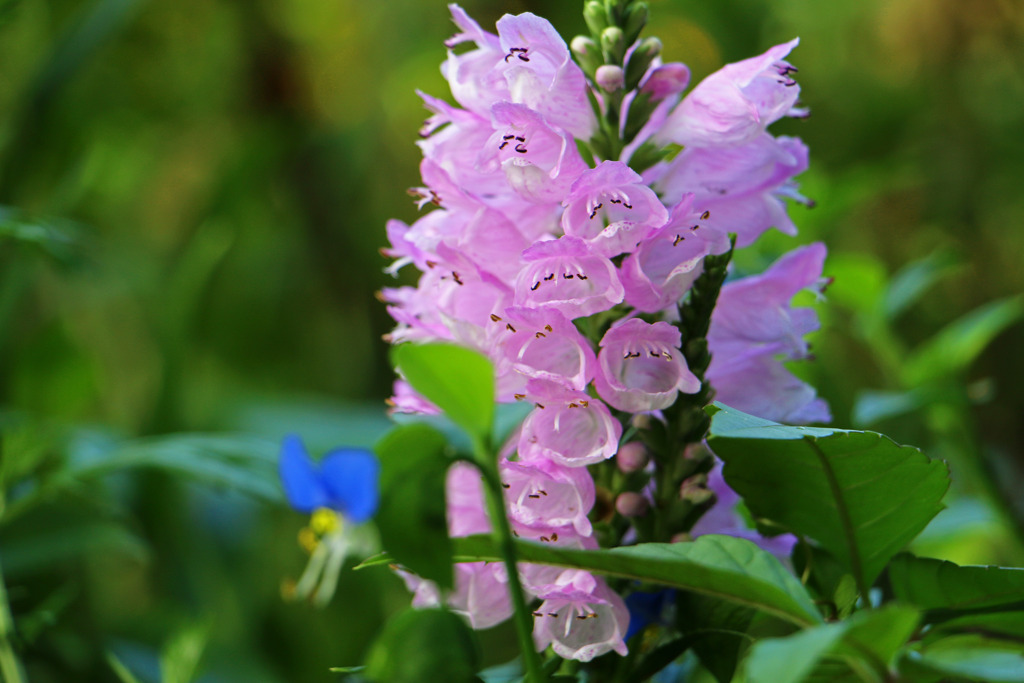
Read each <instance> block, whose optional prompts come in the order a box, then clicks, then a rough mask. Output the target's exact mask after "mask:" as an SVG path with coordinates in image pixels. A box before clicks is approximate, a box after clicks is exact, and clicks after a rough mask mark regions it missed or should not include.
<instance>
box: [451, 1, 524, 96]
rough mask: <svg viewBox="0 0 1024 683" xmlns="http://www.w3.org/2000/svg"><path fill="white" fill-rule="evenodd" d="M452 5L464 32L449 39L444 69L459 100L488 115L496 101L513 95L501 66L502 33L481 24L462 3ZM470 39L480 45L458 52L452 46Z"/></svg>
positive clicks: (461, 30) (455, 19)
mask: <svg viewBox="0 0 1024 683" xmlns="http://www.w3.org/2000/svg"><path fill="white" fill-rule="evenodd" d="M448 9H449V11H451V13H452V21H454V22H455V25H456V26H458V28H459V29H460V32H459V33H456V34H455V35H454V36H452V37H451V38H449V39H448V40H447V41H445V46H446V47H448V60H447V61H446V62H445V63H444V64H442V65H441V73H442V74H443V75H444V77H445V78H446V79H447V80H448V85H449V86H450V87H451V90H452V96H453V97H455V100H456V101H457V102H458V103H459V104H461V105H462V106H464V107H465V108H466V109H469V110H470V111H473V112H476V113H477V114H482V115H484V116H486V115H487V113H488V111H489V110H490V108H491V105H492V104H494V103H495V102H498V101H501V100H507V99H508V98H509V93H508V84H507V83H506V81H505V78H504V75H503V74H502V72H501V70H500V69H499V67H498V65H499V64H500V63H501V61H502V59H503V57H504V53H503V52H502V49H501V44H500V42H499V41H498V36H496V35H494V34H493V33H488V32H487V31H484V30H483V29H482V28H480V24H478V23H476V22H475V21H473V19H471V18H470V16H469V15H468V14H466V12H465V11H464V10H463V9H462V8H461V7H459V6H458V5H456V4H451V5H448ZM466 42H472V43H476V48H475V49H473V50H469V51H468V52H464V53H462V54H459V55H457V54H455V52H454V51H453V50H452V48H454V47H455V46H457V45H461V44H462V43H466Z"/></svg>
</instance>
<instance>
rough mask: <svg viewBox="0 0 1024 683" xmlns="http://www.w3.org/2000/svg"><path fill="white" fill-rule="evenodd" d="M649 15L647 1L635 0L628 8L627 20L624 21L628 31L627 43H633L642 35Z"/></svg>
mask: <svg viewBox="0 0 1024 683" xmlns="http://www.w3.org/2000/svg"><path fill="white" fill-rule="evenodd" d="M647 15H648V8H647V3H646V2H634V3H633V4H631V5H630V6H629V7H627V8H626V12H625V17H624V19H625V20H624V21H623V22H622V26H623V28H624V29H625V32H626V45H632V44H633V43H634V42H635V41H636V39H637V38H639V37H640V32H641V31H643V30H644V26H646V25H647Z"/></svg>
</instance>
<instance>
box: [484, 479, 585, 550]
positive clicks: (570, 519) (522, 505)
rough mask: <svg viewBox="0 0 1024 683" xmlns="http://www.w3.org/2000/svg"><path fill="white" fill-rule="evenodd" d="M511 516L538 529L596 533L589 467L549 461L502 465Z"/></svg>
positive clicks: (506, 498) (514, 519) (583, 533)
mask: <svg viewBox="0 0 1024 683" xmlns="http://www.w3.org/2000/svg"><path fill="white" fill-rule="evenodd" d="M499 469H500V471H501V479H502V482H503V486H505V500H506V503H507V504H508V514H509V517H510V518H511V519H512V520H513V521H515V522H518V523H519V524H522V525H525V526H528V527H532V528H534V529H542V530H554V529H558V528H560V527H567V526H568V527H572V528H573V529H575V530H576V533H578V534H580V535H581V536H589V535H590V534H591V532H592V531H593V529H592V527H591V525H590V520H589V519H588V518H587V513H589V512H590V509H591V508H592V507H594V495H595V494H594V480H593V479H591V477H590V472H588V471H587V469H586V468H585V467H562V466H561V465H557V464H555V463H553V462H550V461H548V460H535V461H532V462H528V463H522V462H512V461H510V460H504V461H502V462H501V463H499Z"/></svg>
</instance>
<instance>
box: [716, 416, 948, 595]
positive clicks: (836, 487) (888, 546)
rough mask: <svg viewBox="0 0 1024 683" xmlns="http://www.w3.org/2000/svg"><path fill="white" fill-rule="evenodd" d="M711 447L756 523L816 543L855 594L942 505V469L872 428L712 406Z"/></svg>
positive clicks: (944, 482)
mask: <svg viewBox="0 0 1024 683" xmlns="http://www.w3.org/2000/svg"><path fill="white" fill-rule="evenodd" d="M709 412H713V415H714V420H713V422H712V425H711V436H710V438H709V440H708V443H709V445H710V446H711V448H712V450H714V452H715V453H716V454H717V455H718V456H719V457H720V458H722V460H724V461H725V467H724V469H723V475H724V476H725V480H726V482H727V483H728V484H729V485H730V486H731V487H732V488H733V489H734V490H735V491H736V492H737V493H739V494H740V495H741V496H742V497H743V499H744V502H745V503H746V505H747V507H748V508H749V509H750V511H751V513H753V514H754V516H755V517H760V518H765V519H768V520H770V521H772V522H774V523H776V524H778V525H780V526H782V527H783V528H785V529H787V530H789V531H792V532H793V533H795V534H797V535H799V536H804V537H807V538H811V539H814V540H815V541H817V542H818V543H819V544H820V545H821V546H822V547H824V548H825V549H826V550H828V551H829V552H830V553H832V555H834V556H835V558H836V559H837V560H839V561H840V562H841V563H842V564H843V565H844V566H845V567H846V568H847V569H848V571H849V572H850V573H852V574H853V575H854V578H856V579H857V583H858V586H860V587H861V591H862V592H863V591H864V589H865V588H866V587H867V586H870V585H871V584H872V583H873V582H874V580H875V578H876V577H877V576H878V574H879V573H880V572H881V571H882V569H883V568H884V567H885V565H886V563H887V562H888V561H889V558H891V557H892V556H893V555H894V554H896V553H897V552H899V551H900V550H901V549H902V548H903V546H905V545H906V544H907V543H908V542H910V541H911V540H912V539H913V538H914V537H915V536H916V535H917V534H918V533H919V532H920V531H921V530H922V529H924V527H925V526H926V525H927V524H928V522H929V520H931V519H932V518H933V517H934V516H935V515H936V514H938V512H939V511H940V510H941V509H942V498H943V496H944V495H945V493H946V490H947V488H948V487H949V474H948V469H947V467H946V465H945V463H943V462H940V461H933V460H929V459H928V458H927V457H926V456H925V455H924V454H923V453H921V452H920V451H919V450H917V449H916V448H911V447H908V446H900V445H899V444H897V443H895V442H894V441H892V440H891V439H889V438H887V437H885V436H883V435H881V434H877V433H875V432H858V431H846V430H839V429H823V428H813V427H788V426H784V425H780V424H777V423H774V422H770V421H768V420H762V419H760V418H756V417H753V416H751V415H746V414H745V413H741V412H739V411H737V410H734V409H732V408H728V407H726V406H722V405H721V404H715V407H714V408H712V409H711V410H710V411H709Z"/></svg>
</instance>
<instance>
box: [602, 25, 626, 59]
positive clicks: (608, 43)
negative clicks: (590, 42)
mask: <svg viewBox="0 0 1024 683" xmlns="http://www.w3.org/2000/svg"><path fill="white" fill-rule="evenodd" d="M601 52H602V54H604V61H605V64H622V58H623V57H624V56H625V54H626V36H625V34H624V33H623V32H622V29H621V28H619V27H618V26H609V27H608V28H606V29H605V30H604V31H602V32H601Z"/></svg>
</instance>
